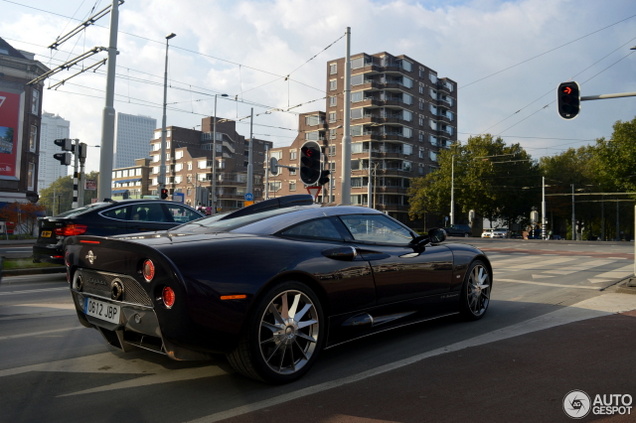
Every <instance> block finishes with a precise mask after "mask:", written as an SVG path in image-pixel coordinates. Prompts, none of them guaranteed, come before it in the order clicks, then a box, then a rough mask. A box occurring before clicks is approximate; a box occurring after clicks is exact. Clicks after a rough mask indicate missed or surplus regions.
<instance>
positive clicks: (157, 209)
mask: <svg viewBox="0 0 636 423" xmlns="http://www.w3.org/2000/svg"><path fill="white" fill-rule="evenodd" d="M147 207H148V219H147V220H148V221H149V222H172V217H170V216H166V213H165V212H164V210H163V205H162V204H157V203H154V204H153V203H150V204H148V205H147Z"/></svg>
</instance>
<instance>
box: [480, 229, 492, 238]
mask: <svg viewBox="0 0 636 423" xmlns="http://www.w3.org/2000/svg"><path fill="white" fill-rule="evenodd" d="M481 237H482V238H492V229H484V231H483V232H482V233H481Z"/></svg>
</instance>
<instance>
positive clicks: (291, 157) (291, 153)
mask: <svg viewBox="0 0 636 423" xmlns="http://www.w3.org/2000/svg"><path fill="white" fill-rule="evenodd" d="M289 160H298V151H297V150H290V151H289Z"/></svg>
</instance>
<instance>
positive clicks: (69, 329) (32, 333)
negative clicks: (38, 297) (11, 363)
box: [0, 326, 86, 341]
mask: <svg viewBox="0 0 636 423" xmlns="http://www.w3.org/2000/svg"><path fill="white" fill-rule="evenodd" d="M76 329H86V328H85V327H84V326H79V327H72V328H61V329H52V330H43V331H40V332H30V333H21V334H19V335H7V336H0V341H7V340H9V339H19V338H28V337H31V336H32V337H36V336H42V335H50V334H53V333H59V332H70V331H72V330H76Z"/></svg>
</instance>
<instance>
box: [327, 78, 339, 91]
mask: <svg viewBox="0 0 636 423" xmlns="http://www.w3.org/2000/svg"><path fill="white" fill-rule="evenodd" d="M329 89H330V90H331V91H335V90H337V89H338V80H337V79H330V80H329Z"/></svg>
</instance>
